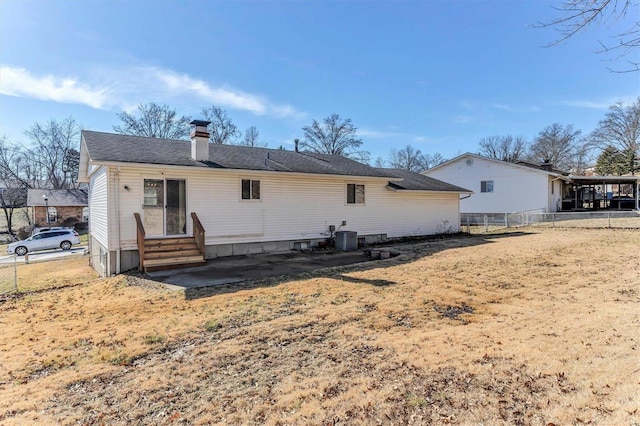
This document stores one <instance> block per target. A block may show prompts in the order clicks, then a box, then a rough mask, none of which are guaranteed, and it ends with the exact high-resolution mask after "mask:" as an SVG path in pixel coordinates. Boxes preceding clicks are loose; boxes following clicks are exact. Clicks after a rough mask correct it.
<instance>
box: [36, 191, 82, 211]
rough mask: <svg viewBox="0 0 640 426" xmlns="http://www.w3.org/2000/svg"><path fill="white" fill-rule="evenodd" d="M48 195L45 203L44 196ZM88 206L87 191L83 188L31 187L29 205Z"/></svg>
mask: <svg viewBox="0 0 640 426" xmlns="http://www.w3.org/2000/svg"><path fill="white" fill-rule="evenodd" d="M45 195H46V196H47V202H46V203H45V200H44V196H45ZM47 204H48V205H49V206H87V205H88V204H89V203H88V196H87V191H85V190H83V189H29V190H28V191H27V206H29V207H33V206H45V205H47Z"/></svg>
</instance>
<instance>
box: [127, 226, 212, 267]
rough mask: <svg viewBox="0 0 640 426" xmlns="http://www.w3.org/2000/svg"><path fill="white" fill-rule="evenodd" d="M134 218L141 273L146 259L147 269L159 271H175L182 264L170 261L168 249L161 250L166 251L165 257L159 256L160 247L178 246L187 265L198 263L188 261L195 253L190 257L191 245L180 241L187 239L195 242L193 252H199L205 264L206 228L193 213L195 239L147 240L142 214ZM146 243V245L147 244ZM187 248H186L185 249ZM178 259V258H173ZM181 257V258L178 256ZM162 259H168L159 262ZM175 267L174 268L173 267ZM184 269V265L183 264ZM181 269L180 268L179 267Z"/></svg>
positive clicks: (191, 260) (192, 260)
mask: <svg viewBox="0 0 640 426" xmlns="http://www.w3.org/2000/svg"><path fill="white" fill-rule="evenodd" d="M133 216H134V217H135V219H136V243H137V245H138V256H139V257H140V264H139V269H140V272H145V271H146V270H145V258H147V257H148V258H149V259H148V260H149V264H148V265H147V269H148V268H154V269H155V270H157V268H158V267H160V268H164V269H173V267H176V266H177V265H178V264H181V263H180V262H176V261H175V259H173V262H172V260H169V259H170V258H171V257H172V256H171V255H169V256H166V254H168V252H167V250H166V248H165V249H164V250H163V249H160V251H164V252H165V255H162V254H159V253H158V249H159V247H161V246H163V247H167V245H172V244H174V245H177V246H179V247H180V248H178V249H177V250H178V253H179V252H180V251H182V253H183V254H184V256H183V259H184V260H185V261H186V262H185V264H186V263H194V261H195V263H197V262H198V260H197V259H188V260H187V256H193V255H194V254H195V253H192V254H190V255H188V253H187V252H188V251H189V250H188V246H189V243H188V242H187V241H182V242H181V241H180V240H185V239H191V241H193V242H192V243H190V244H191V245H193V244H194V243H195V247H194V249H195V250H193V251H194V252H195V251H196V250H197V252H199V253H200V254H199V255H200V256H202V258H201V262H202V263H204V262H205V260H204V253H205V245H204V241H205V238H204V237H205V231H204V227H203V226H202V223H201V222H200V219H199V218H198V216H197V215H196V214H195V213H191V219H192V220H193V237H182V238H177V239H176V238H160V239H156V238H151V239H148V240H147V238H146V232H145V230H144V225H143V224H142V219H141V218H140V214H139V213H134V214H133ZM145 242H146V244H145ZM147 245H148V247H149V250H148V251H147V250H146V248H145V247H146V246H147ZM185 247H186V248H185ZM173 257H176V256H173ZM177 257H180V256H177ZM161 258H167V259H166V260H167V262H166V263H164V262H160V263H159V262H158V261H159V260H160V259H161ZM172 264H173V265H174V266H173V267H172V266H171V265H172ZM181 265H182V266H183V267H184V264H181ZM178 267H179V266H178Z"/></svg>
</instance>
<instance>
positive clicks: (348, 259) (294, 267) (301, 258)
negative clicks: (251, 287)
mask: <svg viewBox="0 0 640 426" xmlns="http://www.w3.org/2000/svg"><path fill="white" fill-rule="evenodd" d="M367 261H369V258H368V257H367V256H365V255H364V254H363V253H362V252H360V251H357V252H340V251H332V250H327V251H314V252H296V251H291V252H286V253H271V254H255V255H247V256H231V257H221V258H217V259H209V260H207V264H206V265H205V266H200V267H197V268H188V269H175V270H172V271H157V272H150V273H148V274H147V275H148V276H149V277H150V278H152V279H153V280H155V281H160V282H163V283H165V284H172V285H175V286H179V287H182V288H186V289H189V288H199V287H208V286H214V285H219V284H228V283H236V282H242V281H246V280H253V279H260V278H268V277H275V276H281V275H288V274H297V273H303V272H311V271H315V270H318V269H323V268H329V267H332V266H343V265H351V264H355V263H361V262H367Z"/></svg>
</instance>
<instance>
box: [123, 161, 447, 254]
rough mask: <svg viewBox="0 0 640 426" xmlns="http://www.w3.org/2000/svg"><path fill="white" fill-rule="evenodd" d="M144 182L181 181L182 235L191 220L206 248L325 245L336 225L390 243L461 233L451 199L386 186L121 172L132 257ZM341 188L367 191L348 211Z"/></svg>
mask: <svg viewBox="0 0 640 426" xmlns="http://www.w3.org/2000/svg"><path fill="white" fill-rule="evenodd" d="M145 178H147V179H162V178H165V179H185V180H186V189H187V213H188V219H187V234H191V232H192V224H191V218H190V215H189V213H190V212H195V213H196V214H197V215H198V217H199V219H200V221H201V222H202V224H203V226H204V228H205V230H206V244H207V245H215V244H231V243H242V242H268V241H283V240H304V239H313V238H323V237H326V236H328V228H329V225H335V226H336V228H338V227H340V224H341V223H342V221H346V222H347V225H346V226H345V227H342V230H349V231H356V232H358V234H360V235H367V234H387V235H388V236H389V237H399V236H409V235H423V234H433V233H437V232H443V231H446V230H451V231H458V229H459V226H458V224H459V220H458V213H459V212H458V194H457V193H456V194H447V193H427V192H420V191H396V192H394V191H391V190H389V189H387V188H386V185H387V180H385V179H375V178H362V179H353V178H349V177H337V176H336V177H334V176H323V175H303V174H286V173H268V172H266V173H265V172H246V173H243V172H242V171H233V172H228V171H215V170H193V171H191V170H184V169H179V170H170V169H167V170H159V169H149V170H147V171H144V170H142V169H136V168H126V167H122V168H121V170H120V172H119V176H118V181H119V182H118V185H117V186H118V188H117V190H118V195H119V200H118V201H119V211H120V214H119V216H118V219H119V226H120V233H121V237H120V241H121V248H122V249H125V250H126V249H136V241H135V236H136V231H135V220H134V217H133V213H134V212H138V213H140V214H141V215H144V211H143V209H142V203H143V191H142V186H143V181H144V179H145ZM242 179H257V180H260V193H261V194H260V195H261V197H260V200H242V199H241V180H242ZM347 183H356V184H364V185H365V204H364V205H362V204H347V202H346V186H347ZM125 185H126V186H127V187H128V188H129V190H124V186H125ZM114 190H115V188H114ZM112 228H115V226H114V227H112ZM445 228H446V229H445ZM449 228H451V229H449ZM114 241H117V239H114Z"/></svg>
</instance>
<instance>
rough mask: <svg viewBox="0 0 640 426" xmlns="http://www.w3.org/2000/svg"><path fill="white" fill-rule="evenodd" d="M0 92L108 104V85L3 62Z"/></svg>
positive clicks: (81, 102) (89, 103) (9, 94)
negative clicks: (37, 74)
mask: <svg viewBox="0 0 640 426" xmlns="http://www.w3.org/2000/svg"><path fill="white" fill-rule="evenodd" d="M0 76H1V80H2V82H1V83H0V94H2V95H7V96H16V97H20V98H31V99H39V100H43V101H54V102H60V103H73V104H84V105H87V106H90V107H91V108H96V109H104V108H106V107H107V105H108V104H109V98H110V90H109V88H108V87H99V86H92V85H91V84H86V83H82V82H79V81H78V80H77V79H76V78H73V77H56V76H53V75H44V76H36V75H33V74H32V73H30V72H29V71H28V70H26V69H24V68H14V67H7V66H0Z"/></svg>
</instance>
